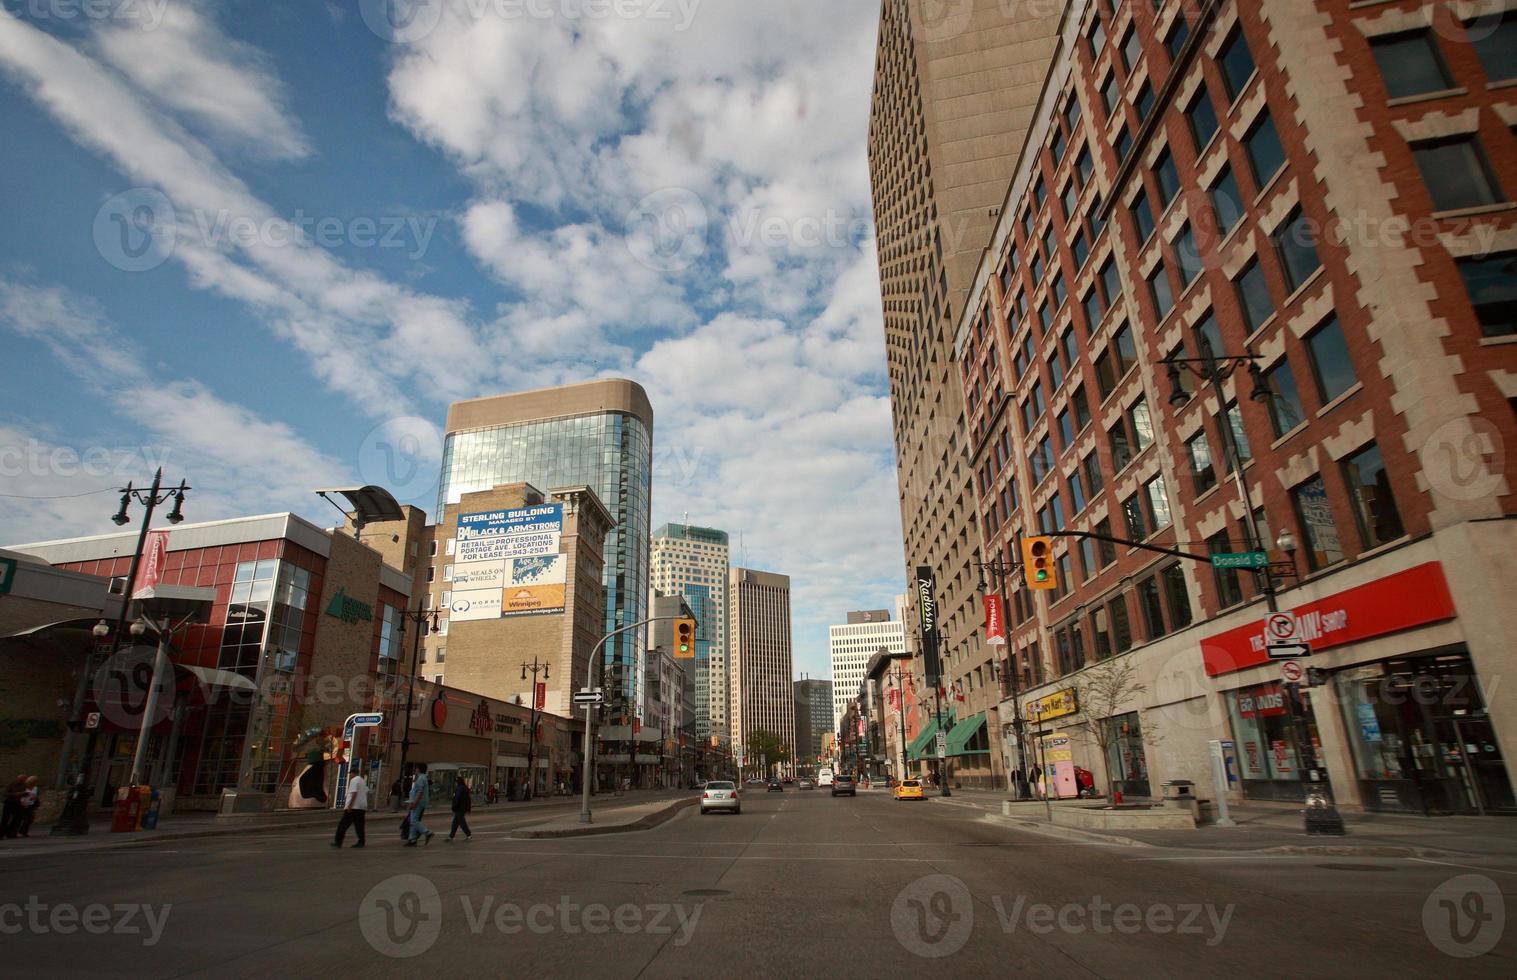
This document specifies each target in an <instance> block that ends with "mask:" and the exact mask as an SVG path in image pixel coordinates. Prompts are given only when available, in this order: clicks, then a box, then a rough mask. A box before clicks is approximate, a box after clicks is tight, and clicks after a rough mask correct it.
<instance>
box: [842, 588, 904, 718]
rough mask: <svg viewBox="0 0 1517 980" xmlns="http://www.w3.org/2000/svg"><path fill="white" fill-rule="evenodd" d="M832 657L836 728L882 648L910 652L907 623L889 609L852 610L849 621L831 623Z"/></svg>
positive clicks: (892, 651)
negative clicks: (872, 661) (894, 616)
mask: <svg viewBox="0 0 1517 980" xmlns="http://www.w3.org/2000/svg"><path fill="white" fill-rule="evenodd" d="M827 642H828V647H829V653H830V655H831V659H832V730H833V731H837V730H838V724H839V722H840V721H841V720H842V718H843V713H844V712H845V711H847V710H848V705H849V704H850V703H851V702H853V701H854V700H855V699H857V698H858V696H859V685H860V684H861V683H862V682H863V680H864V678H865V677H866V676H867V674H866V668H867V667H868V666H869V661H870V658H872V657H873V656H874V655H875V654H876V653H878V652H879V651H880V650H881V649H884V650H887V651H889V652H890V653H892V654H903V653H905V652H906V626H905V624H904V623H902V622H901V621H900V620H898V619H893V618H891V615H890V610H888V609H872V610H867V611H860V612H850V613H849V614H848V620H847V622H846V623H842V624H839V625H837V626H829V627H827Z"/></svg>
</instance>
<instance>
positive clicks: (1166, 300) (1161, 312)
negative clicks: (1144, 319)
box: [1148, 260, 1175, 320]
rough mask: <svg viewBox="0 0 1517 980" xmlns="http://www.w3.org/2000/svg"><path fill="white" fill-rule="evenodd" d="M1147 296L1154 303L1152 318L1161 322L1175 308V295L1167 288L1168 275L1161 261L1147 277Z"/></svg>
mask: <svg viewBox="0 0 1517 980" xmlns="http://www.w3.org/2000/svg"><path fill="white" fill-rule="evenodd" d="M1148 295H1149V296H1150V297H1152V298H1153V301H1154V318H1155V319H1157V320H1163V319H1164V318H1165V317H1166V316H1168V315H1169V311H1170V310H1172V309H1174V308H1175V294H1174V291H1173V290H1172V289H1170V286H1169V274H1168V273H1167V272H1165V271H1164V263H1163V261H1162V260H1161V261H1160V262H1159V263H1158V264H1157V265H1155V266H1154V271H1153V272H1152V273H1150V274H1149V276H1148Z"/></svg>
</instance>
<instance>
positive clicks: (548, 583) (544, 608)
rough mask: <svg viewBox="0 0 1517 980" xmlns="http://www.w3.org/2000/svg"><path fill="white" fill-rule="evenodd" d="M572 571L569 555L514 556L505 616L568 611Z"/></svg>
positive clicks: (508, 567)
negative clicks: (566, 597) (566, 591)
mask: <svg viewBox="0 0 1517 980" xmlns="http://www.w3.org/2000/svg"><path fill="white" fill-rule="evenodd" d="M568 571H569V561H568V557H567V556H565V555H539V556H537V557H533V558H512V559H511V560H510V561H508V562H507V563H506V585H505V605H504V608H503V610H502V615H505V616H541V615H544V614H546V613H560V612H563V611H564V589H565V582H566V580H567V576H568Z"/></svg>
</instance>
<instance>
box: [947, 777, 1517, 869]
mask: <svg viewBox="0 0 1517 980" xmlns="http://www.w3.org/2000/svg"><path fill="white" fill-rule="evenodd" d="M931 799H933V800H938V799H939V797H937V796H936V795H934V796H932V797H931ZM1006 799H1008V797H1007V795H1006V794H1005V793H1004V792H991V791H989V790H972V789H962V790H960V789H956V790H954V791H953V796H952V797H951V798H949V799H947V800H942V801H941V802H943V803H945V804H948V803H957V804H959V805H962V806H973V807H977V808H980V809H982V810H984V811H985V812H986V814H987V816H988V817H990V818H993V819H994V820H995V822H997V823H1000V822H1001V821H1003V820H1006V821H1007V823H1008V825H1015V826H1023V827H1026V828H1027V829H1034V830H1035V832H1040V833H1042V832H1047V833H1053V834H1056V835H1058V836H1070V837H1074V838H1077V839H1085V840H1093V841H1099V840H1102V839H1105V840H1106V841H1108V842H1109V843H1113V844H1127V845H1129V846H1133V845H1136V846H1153V847H1170V848H1185V849H1195V850H1213V851H1253V852H1268V853H1278V854H1290V853H1306V854H1317V853H1324V854H1344V855H1355V854H1357V855H1362V856H1383V857H1437V856H1441V855H1458V856H1464V857H1470V856H1476V855H1478V856H1483V857H1509V858H1517V820H1512V819H1509V818H1503V817H1418V816H1410V815H1405V814H1393V813H1355V812H1351V811H1348V810H1339V811H1338V812H1339V815H1340V816H1342V817H1343V824H1344V828H1345V830H1346V831H1347V833H1346V834H1345V835H1344V836H1342V837H1326V836H1320V835H1311V836H1308V835H1307V833H1306V831H1305V827H1304V821H1303V819H1302V816H1301V806H1300V804H1269V803H1257V802H1254V803H1241V804H1235V805H1233V806H1232V807H1231V808H1230V811H1231V812H1230V814H1229V815H1230V816H1231V818H1232V819H1233V821H1234V822H1235V823H1236V824H1237V826H1236V827H1218V826H1215V825H1213V824H1202V825H1200V826H1198V827H1197V828H1196V829H1195V830H1122V831H1111V832H1107V831H1098V830H1079V831H1075V832H1074V833H1073V834H1066V830H1067V828H1064V827H1054V826H1053V825H1052V824H1050V823H1049V822H1048V820H1047V817H1046V816H1045V813H1046V811H1045V809H1044V808H1043V807H1041V806H1035V805H1029V804H1028V803H1026V802H1020V803H1016V804H1013V809H1014V813H1015V816H1014V817H1012V818H1010V819H1009V820H1007V818H1003V817H1001V816H1000V813H1001V803H1002V801H1004V800H1006ZM1089 803H1090V801H1087V800H1079V801H1075V800H1064V801H1055V802H1054V803H1053V805H1054V806H1081V805H1089Z"/></svg>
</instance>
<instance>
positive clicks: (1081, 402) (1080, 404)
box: [1069, 361, 1090, 432]
mask: <svg viewBox="0 0 1517 980" xmlns="http://www.w3.org/2000/svg"><path fill="white" fill-rule="evenodd" d="M1071 363H1077V362H1074V361H1071ZM1069 404H1070V405H1071V406H1073V407H1074V410H1075V431H1076V432H1080V431H1083V430H1084V428H1085V427H1086V426H1087V425H1089V424H1090V402H1089V401H1088V400H1087V399H1086V398H1085V389H1084V387H1080V388H1076V389H1075V391H1074V394H1072V395H1070V396H1069Z"/></svg>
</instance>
